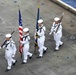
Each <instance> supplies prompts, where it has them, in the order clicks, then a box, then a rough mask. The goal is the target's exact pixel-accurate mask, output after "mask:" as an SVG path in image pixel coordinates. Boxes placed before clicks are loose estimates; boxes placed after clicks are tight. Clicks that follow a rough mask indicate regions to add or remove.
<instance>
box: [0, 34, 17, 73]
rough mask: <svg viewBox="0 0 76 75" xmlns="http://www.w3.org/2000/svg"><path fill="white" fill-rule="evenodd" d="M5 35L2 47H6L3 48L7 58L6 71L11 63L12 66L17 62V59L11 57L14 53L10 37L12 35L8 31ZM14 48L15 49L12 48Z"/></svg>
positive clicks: (13, 44) (13, 45) (13, 43)
mask: <svg viewBox="0 0 76 75" xmlns="http://www.w3.org/2000/svg"><path fill="white" fill-rule="evenodd" d="M5 37H6V43H5V44H4V46H3V48H6V50H5V58H6V60H7V64H8V66H7V68H6V72H7V71H9V70H11V67H12V65H13V66H14V65H15V63H16V62H17V60H15V59H13V57H14V56H15V53H16V46H15V42H14V41H13V40H11V39H12V36H11V34H10V33H8V34H6V35H5ZM0 49H1V47H0ZM14 49H15V50H14Z"/></svg>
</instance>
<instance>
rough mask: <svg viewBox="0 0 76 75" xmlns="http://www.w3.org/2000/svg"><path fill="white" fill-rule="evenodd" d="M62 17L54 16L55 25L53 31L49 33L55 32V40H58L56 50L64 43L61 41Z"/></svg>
mask: <svg viewBox="0 0 76 75" xmlns="http://www.w3.org/2000/svg"><path fill="white" fill-rule="evenodd" d="M62 18H63V15H62V17H61V18H59V17H55V18H54V22H53V25H52V27H51V31H50V33H49V35H51V34H52V33H53V35H54V40H55V42H56V47H55V51H57V50H59V47H60V46H62V45H63V42H62V41H61V38H62V23H61V21H62Z"/></svg>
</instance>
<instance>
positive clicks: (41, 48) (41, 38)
mask: <svg viewBox="0 0 76 75" xmlns="http://www.w3.org/2000/svg"><path fill="white" fill-rule="evenodd" d="M45 31H46V28H45V26H42V27H41V28H39V30H38V32H37V34H38V36H39V38H38V41H37V42H38V47H39V50H38V51H39V56H40V57H42V56H43V51H44V50H46V49H47V48H46V47H45V46H44V42H45Z"/></svg>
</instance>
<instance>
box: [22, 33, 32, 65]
mask: <svg viewBox="0 0 76 75" xmlns="http://www.w3.org/2000/svg"><path fill="white" fill-rule="evenodd" d="M29 41H30V36H29V34H27V35H24V37H23V41H22V42H21V43H22V45H23V62H22V64H25V63H27V59H28V56H29V57H32V53H30V52H29V44H30V43H29Z"/></svg>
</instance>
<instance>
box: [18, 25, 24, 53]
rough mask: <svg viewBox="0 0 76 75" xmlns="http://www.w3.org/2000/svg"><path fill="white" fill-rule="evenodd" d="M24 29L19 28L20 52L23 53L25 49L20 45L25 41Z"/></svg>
mask: <svg viewBox="0 0 76 75" xmlns="http://www.w3.org/2000/svg"><path fill="white" fill-rule="evenodd" d="M22 33H23V28H22V26H19V37H20V41H19V52H20V53H22V51H23V48H22V44H21V43H20V42H21V41H23V34H22Z"/></svg>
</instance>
